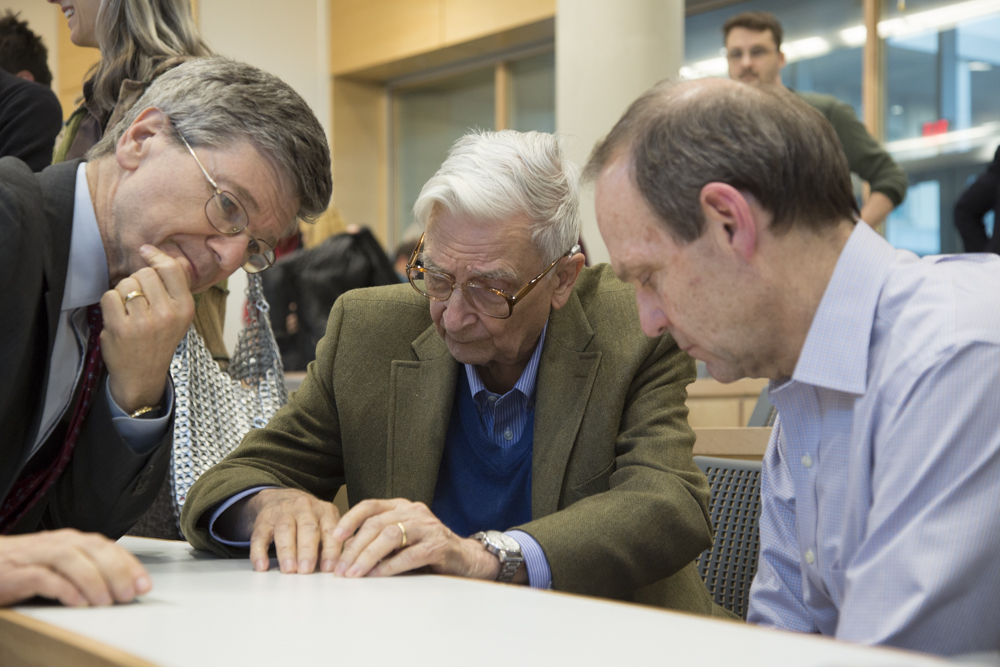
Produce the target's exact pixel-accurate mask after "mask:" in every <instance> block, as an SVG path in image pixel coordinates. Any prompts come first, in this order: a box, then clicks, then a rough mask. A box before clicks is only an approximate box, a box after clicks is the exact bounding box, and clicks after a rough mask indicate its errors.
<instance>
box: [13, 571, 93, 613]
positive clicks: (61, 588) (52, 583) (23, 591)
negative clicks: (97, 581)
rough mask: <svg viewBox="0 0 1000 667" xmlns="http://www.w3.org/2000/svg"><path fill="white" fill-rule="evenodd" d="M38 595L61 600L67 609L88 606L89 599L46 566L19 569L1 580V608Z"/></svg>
mask: <svg viewBox="0 0 1000 667" xmlns="http://www.w3.org/2000/svg"><path fill="white" fill-rule="evenodd" d="M36 595H40V596H41V597H44V598H49V599H50V600H59V602H61V603H62V604H64V605H66V606H67V607H84V606H86V605H87V599H86V598H85V597H83V595H82V594H81V593H80V591H78V590H77V589H76V586H74V585H73V584H71V583H70V582H69V581H67V580H66V578H65V577H62V576H60V575H59V574H57V573H56V572H55V571H53V570H51V569H50V568H48V567H45V566H44V565H26V566H23V567H18V568H16V569H15V570H14V571H13V572H9V573H5V574H4V575H3V577H2V578H0V607H9V606H10V605H14V604H17V603H18V602H23V601H24V600H27V599H29V598H33V597H35V596H36Z"/></svg>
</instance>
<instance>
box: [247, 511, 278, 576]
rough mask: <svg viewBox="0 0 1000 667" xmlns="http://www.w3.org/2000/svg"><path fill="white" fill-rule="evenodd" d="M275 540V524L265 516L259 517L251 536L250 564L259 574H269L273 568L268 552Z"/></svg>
mask: <svg viewBox="0 0 1000 667" xmlns="http://www.w3.org/2000/svg"><path fill="white" fill-rule="evenodd" d="M273 538H274V524H272V523H271V522H270V521H268V520H267V519H266V518H264V517H263V515H258V516H257V521H255V522H254V527H253V533H252V534H251V535H250V563H251V564H253V569H254V570H256V571H257V572H267V570H268V568H270V567H271V559H270V557H269V556H268V554H267V552H268V550H269V549H270V548H271V541H272V539H273Z"/></svg>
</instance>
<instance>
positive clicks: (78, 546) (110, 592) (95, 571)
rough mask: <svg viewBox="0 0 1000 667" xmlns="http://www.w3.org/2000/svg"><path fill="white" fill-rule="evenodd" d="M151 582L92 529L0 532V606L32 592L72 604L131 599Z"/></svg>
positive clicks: (127, 555) (129, 558)
mask: <svg viewBox="0 0 1000 667" xmlns="http://www.w3.org/2000/svg"><path fill="white" fill-rule="evenodd" d="M152 587H153V585H152V583H150V580H149V574H147V573H146V570H145V568H143V566H142V564H140V563H139V561H138V560H137V559H136V558H135V556H133V555H132V554H130V553H129V552H127V551H125V549H122V548H121V547H120V546H118V545H117V544H115V543H114V542H112V541H111V540H109V539H108V538H106V537H104V536H103V535H98V534H96V533H81V532H79V531H76V530H72V529H65V530H57V531H52V532H43V533H32V534H29V535H16V536H9V537H6V536H5V537H0V606H4V607H6V606H9V605H12V604H16V603H18V602H21V601H23V600H27V599H29V598H32V597H34V596H36V595H40V596H42V597H46V598H51V599H53V600H58V601H59V602H61V603H63V604H64V605H67V606H70V607H86V606H102V605H110V604H113V603H115V602H130V601H131V600H132V599H134V598H135V596H136V595H142V594H143V593H148V592H149V591H150V590H151V589H152Z"/></svg>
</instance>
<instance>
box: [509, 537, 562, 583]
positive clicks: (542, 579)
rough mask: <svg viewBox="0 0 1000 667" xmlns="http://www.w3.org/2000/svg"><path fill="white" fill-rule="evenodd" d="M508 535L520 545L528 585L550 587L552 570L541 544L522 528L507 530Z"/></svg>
mask: <svg viewBox="0 0 1000 667" xmlns="http://www.w3.org/2000/svg"><path fill="white" fill-rule="evenodd" d="M504 535H509V536H510V537H513V538H514V539H515V540H517V543H518V544H520V545H521V555H522V556H524V566H525V567H526V568H527V569H528V585H529V586H531V587H532V588H552V571H551V570H549V561H548V559H547V558H546V557H545V552H544V551H542V547H541V545H539V544H538V542H536V541H535V538H533V537H532V536H531V535H528V534H527V533H526V532H524V531H523V530H508V531H507V532H506V533H504Z"/></svg>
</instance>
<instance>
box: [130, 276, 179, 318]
mask: <svg viewBox="0 0 1000 667" xmlns="http://www.w3.org/2000/svg"><path fill="white" fill-rule="evenodd" d="M132 278H133V279H134V280H135V281H136V283H137V284H138V285H139V290H140V291H141V292H142V296H144V297H146V303H147V304H149V307H150V308H153V307H155V306H157V305H162V304H167V303H170V302H171V300H172V299H171V297H170V295H169V294H168V293H167V288H166V287H164V286H163V281H162V280H160V274H159V273H157V272H156V271H155V270H153V269H151V268H149V267H146V268H144V269H139V270H138V271H136V272H135V273H133V274H132ZM136 300H137V301H142V297H137V298H136Z"/></svg>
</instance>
